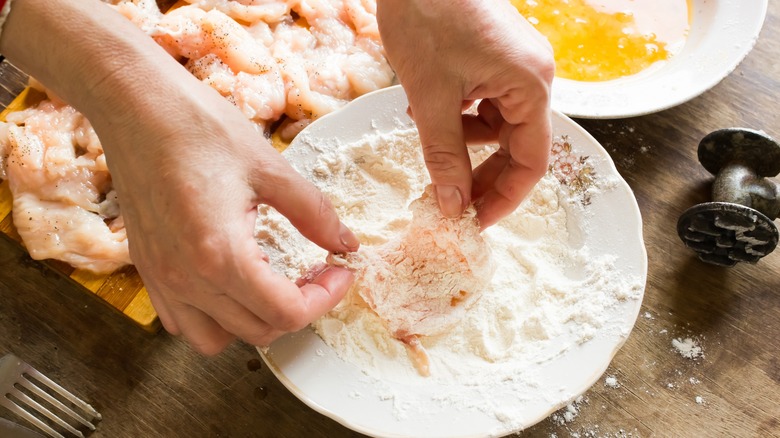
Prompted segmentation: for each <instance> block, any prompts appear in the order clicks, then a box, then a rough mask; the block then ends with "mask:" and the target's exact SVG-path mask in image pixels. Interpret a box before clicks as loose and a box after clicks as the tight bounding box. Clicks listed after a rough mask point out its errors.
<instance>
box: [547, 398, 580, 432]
mask: <svg viewBox="0 0 780 438" xmlns="http://www.w3.org/2000/svg"><path fill="white" fill-rule="evenodd" d="M586 402H587V400H586V399H585V397H583V396H579V397H577V398H576V399H574V401H572V402H571V403H569V404H567V405H566V406H565V407H564V408H563V409H561V410H559V411H558V412H556V413H554V414H552V415H551V416H550V421H552V422H553V423H555V424H556V425H558V426H563V425H564V424H566V423H571V422H572V421H574V419H575V418H577V415H579V413H580V406H582V405H583V404H584V403H586Z"/></svg>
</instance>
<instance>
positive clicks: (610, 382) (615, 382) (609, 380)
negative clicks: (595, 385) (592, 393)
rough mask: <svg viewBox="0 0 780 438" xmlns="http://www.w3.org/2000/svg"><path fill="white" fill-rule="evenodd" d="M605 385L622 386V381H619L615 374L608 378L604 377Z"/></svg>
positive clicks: (611, 386)
mask: <svg viewBox="0 0 780 438" xmlns="http://www.w3.org/2000/svg"><path fill="white" fill-rule="evenodd" d="M604 385H605V386H608V387H610V388H620V383H618V380H617V377H615V376H607V378H606V379H604Z"/></svg>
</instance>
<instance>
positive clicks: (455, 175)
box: [407, 87, 471, 217]
mask: <svg viewBox="0 0 780 438" xmlns="http://www.w3.org/2000/svg"><path fill="white" fill-rule="evenodd" d="M407 95H408V98H409V107H410V109H411V113H412V117H413V118H414V121H415V123H416V124H417V130H418V131H419V133H420V142H421V143H422V149H423V156H424V157H425V166H426V167H427V168H428V172H429V173H430V175H431V182H432V183H433V185H434V187H435V189H436V198H437V200H438V202H439V209H441V212H442V214H444V215H445V216H448V217H456V216H460V215H461V213H463V210H465V209H466V206H468V205H469V203H470V202H471V160H470V159H469V154H468V150H467V149H466V143H465V141H464V139H463V124H462V118H461V113H462V111H461V107H462V105H463V99H462V98H461V96H460V95H459V94H458V93H453V92H451V91H448V90H446V89H444V88H443V87H438V88H436V89H430V88H427V89H426V90H425V92H424V93H423V92H419V91H414V90H407Z"/></svg>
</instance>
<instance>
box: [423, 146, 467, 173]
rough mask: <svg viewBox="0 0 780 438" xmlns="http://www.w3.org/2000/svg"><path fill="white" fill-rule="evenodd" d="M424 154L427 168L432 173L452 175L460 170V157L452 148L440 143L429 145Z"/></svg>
mask: <svg viewBox="0 0 780 438" xmlns="http://www.w3.org/2000/svg"><path fill="white" fill-rule="evenodd" d="M424 152H425V153H424V155H425V166H426V167H427V168H428V170H429V171H430V172H433V173H437V174H450V173H455V172H457V171H458V170H459V166H458V162H459V160H460V157H459V155H458V154H457V153H456V152H455V151H453V150H452V148H451V147H448V146H445V145H442V144H439V143H434V144H428V145H426V146H425V149H424Z"/></svg>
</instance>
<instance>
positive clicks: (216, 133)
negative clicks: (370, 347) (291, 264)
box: [0, 0, 358, 354]
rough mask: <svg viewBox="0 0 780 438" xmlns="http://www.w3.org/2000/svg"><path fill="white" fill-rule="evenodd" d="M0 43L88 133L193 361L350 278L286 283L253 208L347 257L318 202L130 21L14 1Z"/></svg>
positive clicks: (140, 258) (342, 233) (328, 304)
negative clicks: (263, 245)
mask: <svg viewBox="0 0 780 438" xmlns="http://www.w3.org/2000/svg"><path fill="white" fill-rule="evenodd" d="M63 47H67V48H68V50H63V49H62V48H63ZM0 48H1V49H2V51H3V53H4V54H6V55H7V56H8V57H9V58H10V59H12V60H13V62H14V63H16V64H17V65H19V66H20V67H22V68H23V69H24V70H25V71H27V72H29V73H30V74H31V75H32V76H34V77H36V78H37V79H39V80H40V81H41V82H42V83H43V84H45V85H46V86H47V87H49V89H51V90H53V91H54V92H55V93H57V94H58V95H59V96H60V97H62V98H63V99H65V100H66V101H67V102H70V103H71V104H73V105H74V106H75V107H76V108H77V109H78V110H80V111H81V112H83V113H84V114H85V115H86V116H87V118H88V119H89V120H90V122H91V123H92V125H93V127H94V128H95V130H96V132H97V133H98V136H99V138H100V141H101V143H102V145H103V149H104V151H105V154H106V158H107V162H108V165H109V168H110V171H111V176H112V181H113V184H114V187H115V188H116V190H117V193H118V194H119V201H120V204H121V209H122V216H123V218H124V221H125V224H126V227H127V235H128V241H129V245H130V256H131V259H132V260H133V262H134V263H135V265H136V267H137V268H138V272H139V273H140V275H141V277H142V279H143V281H144V285H145V286H146V288H147V290H148V292H149V296H150V298H151V300H152V304H153V305H154V307H155V309H156V310H157V312H158V314H159V316H160V320H161V321H162V323H163V325H164V326H165V328H166V329H167V330H168V331H169V332H171V333H173V334H175V335H179V334H181V335H183V336H184V337H185V338H186V339H187V340H188V341H189V342H190V343H191V344H192V345H193V346H194V347H195V348H196V349H197V350H198V351H200V352H202V353H205V354H215V353H217V352H219V351H221V350H222V349H224V348H225V346H227V345H228V344H229V343H230V342H232V341H233V339H234V338H235V337H236V336H238V337H240V338H242V339H243V340H245V341H246V342H249V343H251V344H254V345H267V344H268V343H270V342H271V341H272V340H273V339H275V338H276V337H278V336H279V335H281V334H282V333H285V332H289V331H295V330H298V329H301V328H303V327H304V326H306V325H307V324H308V323H309V322H311V321H313V320H314V319H316V318H318V317H319V316H321V315H323V314H324V313H325V312H327V311H328V310H330V309H331V308H332V307H333V306H335V305H336V303H338V302H339V301H340V300H341V298H342V297H343V295H344V293H345V292H346V290H347V288H348V287H349V285H350V284H351V282H352V274H351V273H350V272H349V271H347V270H345V269H340V268H335V267H332V268H329V269H327V270H325V271H322V272H319V273H318V275H317V276H316V277H315V278H314V279H313V280H311V281H307V282H301V283H300V287H298V286H296V284H294V283H293V282H291V281H290V280H289V279H287V278H285V277H284V276H281V275H279V274H277V273H275V272H273V271H272V270H271V269H270V267H269V264H268V258H267V256H266V255H265V254H264V253H263V251H262V250H261V249H260V247H259V246H258V245H257V243H256V241H255V239H254V225H255V218H256V215H257V208H256V207H257V205H258V204H260V203H265V204H268V205H271V206H272V207H274V208H276V209H277V210H278V211H279V212H281V213H282V214H283V215H285V216H286V217H287V218H288V219H289V220H290V221H291V223H292V224H293V225H294V226H296V227H297V228H298V230H300V231H301V233H302V234H303V235H304V236H306V237H307V238H309V239H310V240H312V241H313V242H314V243H316V244H318V245H320V246H322V247H323V248H325V249H328V250H330V251H339V252H344V251H355V250H357V248H358V241H357V239H356V238H355V236H354V235H353V234H352V232H351V231H349V229H347V228H346V227H344V226H343V225H342V224H341V222H340V221H339V218H338V217H337V215H336V212H335V210H334V209H333V207H332V206H331V204H330V203H329V201H328V200H327V199H326V198H324V197H323V195H322V193H320V192H319V191H318V190H317V189H316V188H315V187H314V186H313V185H312V184H311V183H309V182H307V181H306V180H304V179H303V178H302V177H301V176H300V175H298V174H297V173H296V172H295V171H294V170H293V169H292V168H291V167H290V165H289V164H288V163H287V162H286V161H285V160H284V159H283V158H282V157H281V155H280V154H279V153H278V152H276V150H274V149H273V148H272V147H271V145H270V144H269V143H268V141H267V140H266V139H265V138H264V137H263V135H262V134H261V133H260V132H258V130H257V129H255V127H254V126H253V125H252V124H251V123H250V122H249V121H248V120H247V119H246V118H245V117H244V116H243V115H242V114H241V112H240V111H239V110H238V109H237V108H236V107H234V106H233V105H231V104H230V103H229V102H228V101H227V100H226V99H224V98H223V97H222V96H220V95H219V94H218V93H217V92H216V91H215V90H213V89H211V88H210V87H209V86H208V85H205V84H203V83H201V82H200V81H198V80H197V79H195V78H194V77H193V76H192V75H191V74H189V73H188V72H187V71H186V70H185V69H184V68H183V67H182V66H181V65H180V64H179V63H178V62H177V61H176V60H175V59H173V58H172V57H171V56H170V55H168V54H167V53H166V52H165V50H163V49H162V48H161V47H160V46H158V45H157V44H156V43H155V42H154V41H152V39H151V38H149V37H147V36H146V35H145V34H144V33H143V32H141V31H140V30H139V29H138V28H137V27H136V26H135V25H133V24H132V23H130V22H129V21H128V20H126V19H125V18H124V17H122V16H121V15H119V14H117V13H116V12H114V11H113V10H111V9H110V8H108V7H107V6H105V5H104V4H102V3H100V2H98V1H96V0H82V1H79V2H72V1H67V0H25V1H17V2H15V3H14V8H13V10H12V13H11V14H9V17H8V21H6V24H5V26H4V31H3V34H2V38H1V39H0ZM117 54H121V56H117ZM52 66H57V68H56V69H55V68H52Z"/></svg>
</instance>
